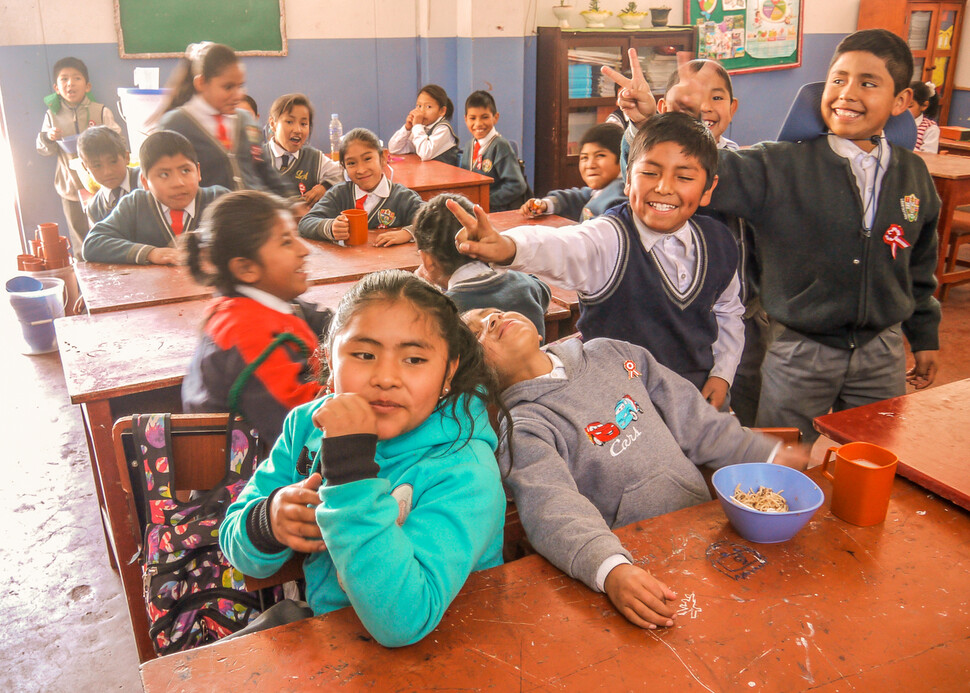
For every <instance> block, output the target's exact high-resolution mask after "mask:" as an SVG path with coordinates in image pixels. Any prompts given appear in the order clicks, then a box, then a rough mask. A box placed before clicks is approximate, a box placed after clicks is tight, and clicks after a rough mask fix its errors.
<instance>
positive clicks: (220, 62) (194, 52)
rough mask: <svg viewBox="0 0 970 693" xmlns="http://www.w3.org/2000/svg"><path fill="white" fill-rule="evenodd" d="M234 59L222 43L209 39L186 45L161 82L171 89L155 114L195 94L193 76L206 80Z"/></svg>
mask: <svg viewBox="0 0 970 693" xmlns="http://www.w3.org/2000/svg"><path fill="white" fill-rule="evenodd" d="M237 62H239V58H238V57H237V56H236V52H235V51H234V50H233V49H232V48H230V47H229V46H226V45H224V44H221V43H212V42H211V41H203V42H202V43H192V44H190V45H189V47H188V48H186V49H185V55H184V56H183V57H182V58H181V59H179V63H178V65H176V67H175V71H174V72H172V76H171V77H170V78H169V80H168V83H167V84H166V85H165V86H166V87H167V88H168V89H171V94H170V95H169V98H168V99H167V100H166V102H165V103H164V105H163V106H162V109H161V110H160V111H159V112H158V114H157V116H161V114H163V113H167V112H168V111H171V110H174V109H176V108H178V107H179V106H181V105H183V104H184V103H186V102H187V101H188V100H189V99H191V98H192V97H193V96H195V78H196V77H198V76H199V75H202V79H204V80H206V81H208V80H210V79H212V78H213V77H216V76H218V75H219V74H221V73H222V71H223V70H225V69H226V68H227V67H229V66H230V65H234V64H236V63H237ZM154 119H157V117H153V120H154Z"/></svg>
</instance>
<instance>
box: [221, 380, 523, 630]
mask: <svg viewBox="0 0 970 693" xmlns="http://www.w3.org/2000/svg"><path fill="white" fill-rule="evenodd" d="M326 399H327V398H324V399H322V400H317V401H315V402H310V403H309V404H305V405H303V406H301V407H298V408H297V409H295V410H294V411H292V412H291V413H290V414H289V415H288V416H287V417H286V420H285V421H284V423H283V435H282V436H280V439H279V440H278V441H277V443H276V446H275V447H274V448H273V451H272V453H271V454H270V457H269V459H268V460H266V461H265V462H263V463H262V464H261V465H260V466H259V467H258V468H257V470H256V473H255V474H254V475H253V477H252V478H251V479H250V481H249V483H248V484H247V485H246V487H245V488H244V489H243V491H242V493H241V494H240V496H239V498H238V500H237V501H236V502H235V503H233V504H232V505H231V506H230V507H229V509H228V511H227V513H226V519H225V521H224V522H223V524H222V527H221V528H220V532H219V545H220V547H221V548H222V550H223V552H224V553H225V555H226V557H227V558H228V559H229V561H230V562H231V563H232V564H233V565H234V566H235V567H236V568H238V569H239V570H241V571H242V572H244V573H245V574H247V575H253V576H257V577H259V576H262V577H266V576H268V575H272V574H273V573H274V572H276V571H277V570H278V569H279V568H280V566H282V565H283V564H284V563H285V562H286V561H287V560H288V559H289V558H290V557H291V556H292V554H293V552H292V551H291V550H290V549H288V548H286V547H283V546H282V545H280V544H279V543H277V542H276V541H275V539H273V537H272V531H271V529H270V526H269V523H268V521H267V519H266V501H267V499H268V497H269V496H270V494H272V493H273V492H274V491H275V490H277V489H279V488H280V487H282V486H286V485H289V484H293V483H296V482H299V481H301V480H303V479H305V478H306V477H307V476H308V474H309V473H310V472H311V469H312V470H314V471H315V470H319V471H320V472H321V473H322V475H323V478H324V483H323V486H322V487H321V488H320V492H319V493H320V501H321V502H320V505H318V506H317V509H316V519H317V524H318V525H319V526H320V530H321V532H322V534H323V541H324V542H325V543H326V547H327V548H326V550H324V551H321V552H319V553H313V554H311V555H310V556H308V557H307V558H306V560H305V561H304V562H303V574H304V576H305V577H306V593H307V601H308V602H309V604H310V607H311V608H312V609H313V612H314V613H315V614H322V613H326V612H328V611H333V610H334V609H340V608H343V607H345V606H353V608H354V611H355V612H356V613H357V616H358V617H359V618H360V620H361V622H362V623H363V625H364V627H365V628H366V629H367V630H368V632H369V633H370V634H371V635H373V636H374V638H375V639H376V640H377V641H378V642H380V643H381V644H382V645H385V646H387V647H397V646H401V645H408V644H410V643H414V642H417V641H418V640H420V639H421V638H423V637H424V636H425V635H427V634H428V633H430V632H431V631H432V630H433V629H434V628H435V627H436V626H437V625H438V623H439V621H440V620H441V618H442V616H444V613H445V610H446V609H447V608H448V606H449V605H450V604H451V601H452V600H453V599H454V598H455V595H456V594H457V593H458V590H459V589H461V586H462V585H463V584H464V583H465V580H466V579H467V577H468V575H469V573H471V572H472V571H473V570H482V569H485V568H491V567H493V566H496V565H499V564H501V562H502V529H503V526H504V518H505V503H506V501H505V492H504V491H503V490H502V482H501V480H500V479H499V472H498V466H497V465H496V464H495V455H494V450H495V444H496V438H495V433H494V431H493V430H492V427H491V426H490V425H489V422H488V415H487V413H486V411H485V407H484V405H483V404H482V403H481V401H480V400H478V399H477V398H474V399H472V400H471V401H470V402H468V404H469V405H470V416H469V415H467V414H465V411H464V406H463V403H464V402H465V400H464V399H462V400H461V401H460V402H459V403H458V406H457V407H456V408H455V409H454V416H453V415H452V411H453V410H452V408H451V406H449V405H444V407H442V406H440V405H439V407H438V408H437V409H435V411H434V412H432V414H431V416H429V417H428V418H427V419H426V420H425V421H424V422H423V423H421V424H420V425H419V426H417V427H416V428H414V429H413V430H411V431H408V432H407V433H404V434H402V435H399V436H397V437H395V438H391V439H390V440H381V441H378V440H377V439H376V436H373V435H350V436H339V437H334V438H324V437H323V433H322V432H321V431H320V429H318V428H317V427H316V426H314V425H313V422H312V416H313V413H314V412H315V411H316V410H317V409H318V408H319V407H320V406H322V405H323V403H324V402H325V401H326ZM443 408H444V411H442V409H443ZM455 417H457V418H455ZM466 440H467V442H465V441H466Z"/></svg>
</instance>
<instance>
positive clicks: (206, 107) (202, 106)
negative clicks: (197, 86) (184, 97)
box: [185, 94, 231, 118]
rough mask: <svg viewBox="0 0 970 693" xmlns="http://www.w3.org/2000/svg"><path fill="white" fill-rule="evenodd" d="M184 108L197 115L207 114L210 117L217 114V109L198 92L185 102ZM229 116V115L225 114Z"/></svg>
mask: <svg viewBox="0 0 970 693" xmlns="http://www.w3.org/2000/svg"><path fill="white" fill-rule="evenodd" d="M185 109H186V110H187V111H189V113H191V114H192V115H194V116H196V117H198V116H209V117H210V118H212V117H214V116H217V115H219V111H218V110H216V109H215V108H213V107H212V106H211V105H210V104H209V102H208V101H206V100H205V99H203V98H202V97H201V96H200V95H199V94H196V95H195V96H193V97H192V98H191V99H189V100H188V101H186V102H185ZM225 117H226V118H229V117H231V116H225Z"/></svg>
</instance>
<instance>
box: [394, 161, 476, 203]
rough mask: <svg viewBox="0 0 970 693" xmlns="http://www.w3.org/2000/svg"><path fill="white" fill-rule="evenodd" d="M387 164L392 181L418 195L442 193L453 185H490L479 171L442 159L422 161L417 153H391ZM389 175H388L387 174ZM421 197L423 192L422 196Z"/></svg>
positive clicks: (464, 186) (468, 186)
mask: <svg viewBox="0 0 970 693" xmlns="http://www.w3.org/2000/svg"><path fill="white" fill-rule="evenodd" d="M387 167H388V168H389V169H391V170H392V171H393V177H394V182H395V183H400V184H401V185H403V186H404V187H406V188H410V189H411V190H413V191H415V192H416V193H418V194H421V193H423V192H434V193H435V194H437V193H438V192H444V191H445V190H450V189H452V188H456V189H459V190H458V192H460V188H472V187H476V186H479V185H486V186H488V185H491V184H492V179H491V178H490V177H489V176H484V175H482V174H481V173H474V172H472V171H469V170H468V169H465V168H459V167H458V166H452V165H451V164H445V163H442V162H441V161H421V157H419V156H418V155H417V154H391V155H390V156H389V157H388V162H387ZM388 177H390V175H389V176H388ZM421 197H422V198H424V195H421Z"/></svg>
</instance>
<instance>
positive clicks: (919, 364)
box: [906, 351, 940, 390]
mask: <svg viewBox="0 0 970 693" xmlns="http://www.w3.org/2000/svg"><path fill="white" fill-rule="evenodd" d="M913 358H914V359H915V360H916V363H915V364H913V367H912V368H910V369H909V370H908V371H906V382H907V383H909V384H910V385H912V386H913V387H915V388H916V389H917V390H922V389H923V388H924V387H929V386H930V385H932V384H933V381H934V380H936V371H937V370H939V368H940V352H939V351H914V352H913Z"/></svg>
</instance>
